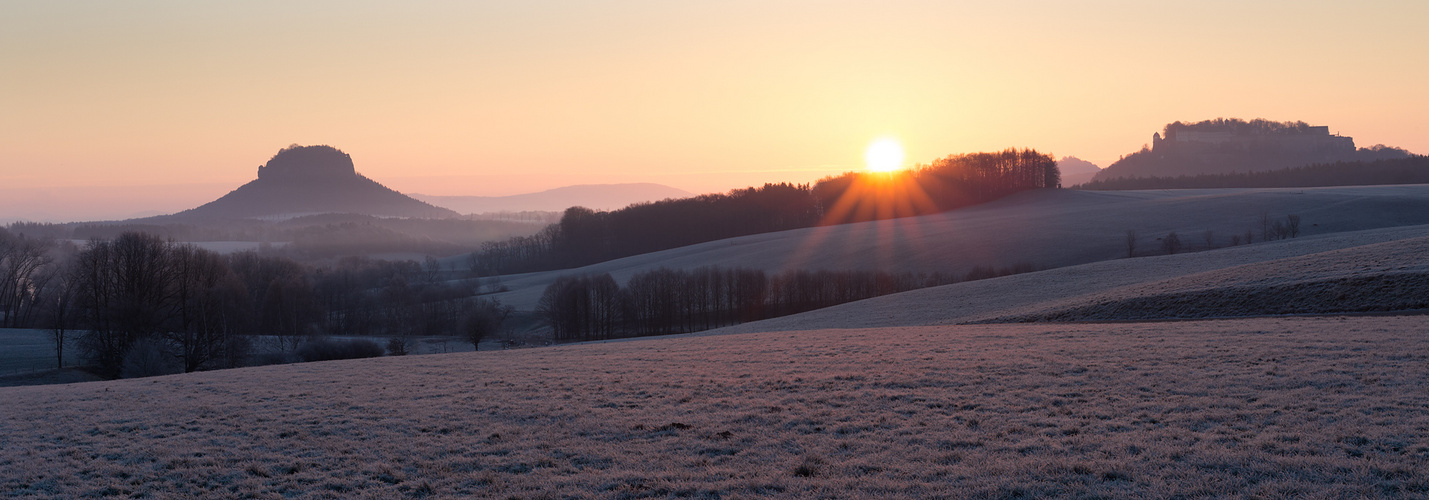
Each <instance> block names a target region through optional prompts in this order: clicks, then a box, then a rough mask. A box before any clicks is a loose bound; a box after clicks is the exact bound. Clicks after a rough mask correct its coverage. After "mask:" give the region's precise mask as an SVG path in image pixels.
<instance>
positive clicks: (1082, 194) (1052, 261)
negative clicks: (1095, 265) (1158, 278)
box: [444, 185, 1429, 310]
mask: <svg viewBox="0 0 1429 500" xmlns="http://www.w3.org/2000/svg"><path fill="white" fill-rule="evenodd" d="M1262 213H1265V214H1268V215H1269V216H1270V217H1272V218H1274V219H1278V220H1284V218H1285V216H1287V215H1290V214H1295V215H1299V216H1301V218H1302V220H1303V223H1302V230H1303V234H1302V235H1301V238H1305V237H1307V236H1316V235H1324V234H1332V233H1339V232H1345V231H1360V230H1366V229H1376V228H1386V227H1395V226H1408V225H1420V224H1429V185H1406V186H1368V187H1333V188H1305V189H1195V190H1162V191H1075V190H1065V189H1057V190H1039V191H1028V192H1023V193H1019V194H1016V195H1012V196H1009V197H1007V198H1004V199H1001V200H998V201H994V202H991V203H986V204H983V205H977V206H973V207H968V208H964V209H959V210H954V211H951V212H945V213H941V214H936V215H928V216H923V217H909V218H904V219H895V220H886V221H877V222H868V223H859V224H844V225H838V226H828V227H817V228H808V229H797V230H791V231H781V232H777V233H766V234H757V235H751V236H741V237H738V238H730V239H725V240H719V241H713V242H708V243H701V244H698V245H690V246H686V247H681V248H676V249H671V250H665V251H661V252H653V253H649V254H644V255H638V256H633V257H627V258H623V259H617V260H613V261H609V262H603V263H599V264H594V265H590V266H586V267H582V268H577V269H568V270H560V271H551V272H542V273H528V274H522V275H512V276H506V277H503V284H505V285H506V286H507V287H509V288H510V289H511V291H510V292H507V293H504V294H499V295H497V296H496V297H498V298H500V299H501V301H502V303H504V304H508V305H512V306H515V307H516V308H517V309H520V310H533V309H535V306H536V302H537V301H538V300H539V299H540V297H541V293H542V292H543V291H544V290H545V287H546V286H547V285H549V284H550V283H551V282H553V281H554V280H555V279H556V278H557V277H560V276H563V275H572V274H590V273H610V274H611V276H612V277H614V278H615V279H616V281H618V282H621V283H624V282H625V281H626V280H628V279H629V278H630V277H631V276H632V275H634V274H636V273H639V272H644V271H650V270H653V269H657V268H660V267H668V268H674V269H693V268H696V267H700V266H705V265H714V266H720V267H726V268H735V267H743V268H751V269H761V270H764V271H767V272H778V271H783V270H790V269H803V270H811V271H812V270H820V269H824V270H834V271H840V270H850V269H858V270H884V271H892V272H904V271H911V272H926V273H932V272H943V273H955V274H957V275H962V274H965V273H967V272H968V271H969V270H971V269H972V268H973V267H977V266H992V267H1006V266H1011V265H1013V264H1018V263H1028V264H1032V265H1035V266H1039V267H1044V268H1046V267H1063V266H1071V265H1077V264H1086V263H1091V262H1098V261H1104V260H1108V259H1118V258H1122V257H1125V256H1126V246H1125V234H1126V231H1127V230H1135V231H1137V233H1138V235H1139V240H1140V243H1139V249H1138V252H1139V253H1143V254H1155V253H1160V252H1161V250H1160V242H1159V241H1157V238H1161V237H1163V236H1165V235H1166V234H1168V233H1170V232H1172V231H1176V232H1177V233H1178V236H1179V237H1180V239H1181V241H1182V242H1184V243H1185V245H1186V247H1187V249H1188V250H1202V249H1205V248H1206V243H1205V241H1204V238H1203V234H1204V233H1205V231H1206V230H1211V231H1212V232H1213V234H1214V236H1215V246H1218V247H1220V246H1226V245H1228V244H1229V241H1230V237H1231V235H1243V234H1244V233H1245V232H1246V231H1247V230H1251V229H1253V230H1254V232H1255V238H1256V241H1257V242H1259V241H1260V237H1261V236H1260V219H1261V214H1262ZM1257 244H1259V243H1257ZM465 259H466V257H465V256H460V257H456V258H452V259H448V260H447V261H444V262H446V263H449V264H450V263H456V264H458V265H461V266H465Z"/></svg>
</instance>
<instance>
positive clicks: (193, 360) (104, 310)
mask: <svg viewBox="0 0 1429 500" xmlns="http://www.w3.org/2000/svg"><path fill="white" fill-rule="evenodd" d="M445 272H446V271H444V270H443V269H442V266H440V265H438V263H437V262H436V261H435V260H428V262H426V263H425V264H423V263H417V262H414V261H399V262H391V261H382V260H370V259H366V258H346V259H342V260H341V261H339V262H338V263H337V264H335V265H331V266H323V267H313V266H307V265H304V264H300V263H298V262H296V261H293V260H292V259H289V258H287V257H284V256H281V255H273V254H265V253H260V252H253V251H249V252H239V253H235V254H231V255H220V254H218V253H215V252H212V251H209V250H205V249H203V248H199V247H197V246H195V245H192V244H185V243H175V242H173V241H171V240H166V239H163V238H161V237H158V236H155V235H151V234H147V233H140V232H130V233H123V234H120V235H119V236H118V237H116V238H114V239H109V240H105V239H93V240H90V241H89V242H87V243H85V244H84V245H83V246H78V245H74V244H72V243H69V242H67V241H57V240H50V239H41V238H32V237H29V236H26V235H24V234H15V233H12V232H10V231H7V230H4V229H0V279H3V281H0V326H4V327H7V328H43V329H46V330H47V331H49V332H50V335H51V336H52V339H53V340H54V341H55V345H56V351H57V353H56V354H57V362H58V364H59V365H60V366H61V367H62V363H63V359H64V357H63V349H64V348H65V347H66V346H74V347H76V348H78V349H79V350H80V351H81V353H82V354H83V355H84V357H85V358H86V359H87V360H88V361H89V363H91V364H92V366H94V367H95V368H96V370H97V372H98V373H99V374H100V375H103V376H108V377H116V376H119V375H121V374H122V373H123V372H124V371H125V370H126V368H127V367H129V365H132V364H133V363H135V362H139V361H144V360H146V359H150V358H153V359H158V360H160V361H164V362H169V363H173V364H175V365H176V366H177V367H178V368H181V369H182V370H183V371H186V372H188V371H196V370H205V369H214V368H227V367H235V366H243V365H246V364H253V363H256V362H260V360H258V359H257V358H259V357H262V356H263V355H262V354H261V353H259V352H257V351H256V350H255V346H254V341H255V339H257V338H261V339H265V340H266V341H268V342H270V343H271V344H273V345H270V346H267V347H269V349H268V350H269V351H276V353H277V355H278V356H279V357H280V358H282V357H286V358H293V357H295V356H298V354H299V351H300V348H301V347H303V345H304V344H305V343H308V342H310V341H312V340H313V339H316V338H319V337H322V336H324V335H328V334H341V335H353V336H374V337H388V338H390V339H392V341H391V342H389V346H388V351H389V352H392V353H394V354H402V353H405V352H408V351H410V348H411V347H412V342H413V341H414V339H415V338H416V337H419V336H461V337H463V338H465V339H467V340H468V341H470V342H472V344H473V346H476V345H477V344H479V343H480V341H481V340H482V338H485V337H489V336H491V335H492V334H494V333H495V331H496V330H497V329H499V328H500V324H501V322H502V321H503V320H504V319H505V318H506V316H507V315H508V314H509V313H510V309H509V308H506V307H502V306H501V305H500V304H499V303H496V302H495V301H492V300H487V299H485V298H482V297H478V296H477V295H478V292H479V290H478V289H477V287H476V285H474V284H471V283H469V282H462V281H454V282H453V281H448V280H446V279H444V277H445V274H444V273H445ZM141 351H142V352H141ZM150 351H152V352H150Z"/></svg>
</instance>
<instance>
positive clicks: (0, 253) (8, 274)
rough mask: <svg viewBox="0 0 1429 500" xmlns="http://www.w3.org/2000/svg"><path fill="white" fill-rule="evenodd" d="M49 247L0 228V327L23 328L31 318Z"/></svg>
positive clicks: (48, 260) (46, 242)
mask: <svg viewBox="0 0 1429 500" xmlns="http://www.w3.org/2000/svg"><path fill="white" fill-rule="evenodd" d="M51 247H53V244H52V243H51V241H49V240H37V239H34V238H29V237H26V236H24V235H13V234H10V232H9V231H5V230H4V229H0V328H25V327H28V326H29V323H30V322H31V321H32V320H33V319H34V318H33V315H34V313H35V308H36V306H38V305H39V304H38V302H37V299H38V298H39V296H40V293H41V292H42V291H43V288H44V285H45V280H46V279H47V278H50V277H52V273H48V272H46V270H47V268H48V267H49V266H50V264H51V263H52V262H53V261H54V259H53V258H52V257H51V255H50V249H51Z"/></svg>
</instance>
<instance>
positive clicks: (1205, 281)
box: [690, 226, 1429, 335]
mask: <svg viewBox="0 0 1429 500" xmlns="http://www.w3.org/2000/svg"><path fill="white" fill-rule="evenodd" d="M1426 238H1429V226H1404V227H1392V228H1384V229H1372V230H1365V231H1351V232H1343V233H1330V234H1322V235H1317V236H1302V237H1299V238H1294V239H1287V240H1277V241H1271V242H1268V243H1255V244H1252V245H1241V246H1235V247H1227V248H1220V249H1216V250H1209V251H1204V252H1196V253H1181V254H1176V255H1162V256H1155V257H1137V258H1134V259H1126V258H1123V259H1116V260H1109V261H1103V262H1095V263H1091V264H1083V265H1078V266H1070V267H1063V268H1057V269H1050V270H1046V271H1040V272H1035V273H1027V274H1018V275H1012V276H1004V277H1001V278H993V279H986V280H978V281H968V282H963V283H955V284H952V285H944V286H939V287H932V288H924V289H919V290H912V291H908V292H903V293H898V294H893V295H885V296H882V297H874V298H871V299H867V300H861V301H858V302H851V303H848V304H841V305H837V306H833V307H828V308H824V309H819V310H815V311H809V312H806V313H802V314H796V315H792V316H784V317H780V318H773V319H768V320H764V321H757V322H752V323H746V324H742V325H735V326H731V327H726V328H721V329H717V330H709V331H706V332H699V333H695V334H690V335H717V334H724V333H740V332H759V331H788V330H810V329H824V328H875V327H887V326H919V325H949V324H958V323H969V322H977V321H989V320H994V319H997V320H1001V321H1025V320H1030V319H1054V318H1052V317H1049V315H1052V314H1053V313H1055V312H1056V311H1061V310H1066V309H1073V308H1078V307H1086V306H1090V305H1098V304H1104V303H1114V302H1118V301H1127V300H1131V299H1135V298H1142V297H1147V296H1158V295H1175V294H1178V293H1185V292H1194V291H1205V290H1219V291H1221V292H1223V293H1227V294H1232V297H1231V299H1233V300H1234V301H1243V300H1244V299H1245V298H1246V297H1247V296H1250V297H1254V292H1257V291H1264V290H1267V289H1270V288H1272V287H1279V288H1292V289H1293V288H1294V287H1295V286H1296V285H1297V284H1302V285H1303V284H1309V283H1316V282H1323V281H1334V280H1336V279H1354V278H1366V277H1382V276H1388V275H1396V274H1399V275H1404V276H1411V277H1414V276H1417V277H1418V278H1416V280H1415V281H1416V282H1417V283H1418V285H1419V286H1420V287H1423V286H1426V285H1429V278H1425V277H1424V274H1425V273H1426V272H1429V263H1426V259H1429V253H1426V250H1429V249H1426V245H1429V243H1426ZM1352 284H1353V283H1352ZM1354 288H1355V290H1354V292H1355V293H1357V294H1365V293H1368V292H1385V293H1377V294H1373V295H1370V296H1369V297H1368V298H1367V299H1366V302H1367V303H1375V299H1390V298H1418V299H1421V300H1422V299H1425V298H1426V297H1425V296H1423V295H1420V296H1418V297H1414V296H1412V295H1408V294H1404V293H1387V292H1393V290H1379V289H1378V288H1376V287H1374V286H1358V287H1354ZM1198 302H1199V301H1189V302H1187V304H1186V305H1187V306H1188V307H1189V309H1188V310H1187V311H1185V312H1186V315H1185V316H1186V317H1198V316H1235V315H1245V314H1282V313H1285V312H1297V311H1257V310H1250V311H1247V310H1235V309H1225V308H1221V309H1213V310H1211V309H1208V310H1207V311H1197V310H1195V308H1194V307H1193V306H1196V305H1197V303H1198ZM1315 304H1318V305H1319V307H1320V310H1319V311H1316V310H1305V311H1298V312H1302V313H1313V312H1323V311H1325V310H1332V309H1334V308H1335V307H1337V306H1339V305H1340V304H1338V303H1337V302H1336V301H1319V302H1315V303H1314V304H1311V305H1312V306H1313V305H1315ZM1139 306H1140V307H1128V308H1121V309H1117V310H1116V311H1115V312H1116V313H1117V314H1112V315H1110V316H1107V317H1101V318H1097V319H1160V318H1170V317H1178V315H1177V314H1170V313H1169V312H1168V311H1156V312H1152V313H1147V311H1150V309H1148V308H1146V307H1145V306H1146V304H1139ZM1312 309H1313V308H1312ZM1370 310H1372V309H1370ZM1351 311H1355V310H1354V309H1352V310H1351ZM1170 312H1174V311H1170ZM1211 313H1214V314H1211ZM1136 314H1142V315H1141V316H1137V315H1136ZM1148 314H1149V315H1148ZM1055 319H1063V320H1071V319H1094V318H1090V317H1075V318H1073V317H1065V318H1055Z"/></svg>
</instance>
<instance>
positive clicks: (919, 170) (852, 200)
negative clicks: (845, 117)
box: [471, 149, 1060, 275]
mask: <svg viewBox="0 0 1429 500" xmlns="http://www.w3.org/2000/svg"><path fill="white" fill-rule="evenodd" d="M1059 183H1060V174H1059V173H1058V171H1057V162H1056V160H1054V159H1053V158H1052V157H1051V156H1050V155H1046V154H1042V153H1038V152H1037V151H1035V150H1031V149H1024V150H1015V149H1008V150H1006V151H1002V152H998V153H972V154H963V155H953V156H948V157H946V158H941V159H938V160H936V161H934V162H932V163H931V164H928V165H919V166H917V167H915V168H913V169H910V170H907V171H902V172H896V173H855V172H850V173H846V174H843V175H840V176H836V177H829V178H825V179H822V180H820V181H819V182H817V183H815V184H813V185H807V184H802V185H794V184H765V185H764V186H762V187H758V188H748V189H736V190H733V191H730V192H729V193H727V194H707V195H703V196H696V197H693V198H684V199H676V200H664V201H657V202H650V203H640V204H635V205H631V206H629V207H626V208H622V209H619V210H614V211H609V212H605V211H595V210H590V209H587V208H581V207H573V208H570V209H568V210H566V212H565V214H564V215H563V216H562V217H561V220H560V222H558V223H556V224H552V225H551V226H548V227H547V228H546V229H544V230H542V231H541V232H539V233H537V234H535V235H531V236H522V237H516V238H511V239H509V240H506V241H500V242H490V243H484V244H482V246H481V249H480V250H479V251H477V252H475V253H474V254H472V256H471V264H472V268H473V269H475V270H477V271H479V272H481V273H483V274H486V275H494V274H510V273H520V272H530V271H544V270H553V269H564V268H571V267H579V266H584V265H588V264H593V263H596V262H603V261H607V260H611V259H617V258H620V257H627V256H631V255H639V254H643V253H648V252H655V251H659V250H666V249H670V248H676V247H681V246H685V245H692V244H696V243H703V242H706V241H714V240H719V239H724V238H732V237H736V236H744V235H750V234H758V233H767V232H774V231H783V230H788V229H798V228H805V227H813V226H816V225H828V224H843V223H850V222H862V221H871V220H881V219H891V218H898V217H910V216H917V215H926V214H932V213H937V212H941V211H945V210H951V209H954V208H959V207H964V206H968V205H972V204H976V203H982V202H986V201H990V200H994V199H997V198H999V197H1002V196H1006V195H1008V194H1011V193H1015V192H1017V191H1022V190H1027V189H1038V188H1053V187H1058V185H1059Z"/></svg>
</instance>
